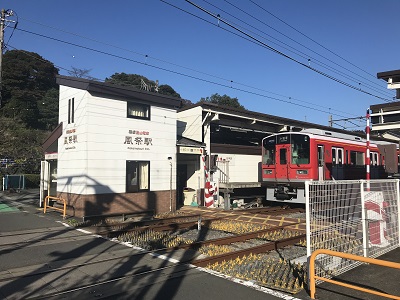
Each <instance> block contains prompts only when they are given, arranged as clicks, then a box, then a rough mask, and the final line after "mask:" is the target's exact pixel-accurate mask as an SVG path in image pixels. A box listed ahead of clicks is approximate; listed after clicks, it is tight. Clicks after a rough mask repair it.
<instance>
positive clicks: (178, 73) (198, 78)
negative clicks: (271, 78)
mask: <svg viewBox="0 0 400 300" xmlns="http://www.w3.org/2000/svg"><path fill="white" fill-rule="evenodd" d="M17 30H19V31H22V32H26V33H29V34H32V35H36V36H40V37H43V38H46V39H50V40H54V41H57V42H60V43H64V44H68V45H71V46H75V47H79V48H83V49H86V50H89V51H93V52H97V53H100V54H103V55H108V56H111V57H115V58H119V59H123V60H127V61H130V62H134V63H138V64H141V65H145V66H149V67H152V68H156V69H159V70H163V71H166V72H170V73H173V74H177V75H180V76H185V77H188V78H192V79H196V80H199V81H203V82H206V83H210V84H214V85H219V86H222V87H226V88H231V89H234V90H237V91H241V92H245V93H249V94H252V95H257V96H260V97H264V98H268V99H271V100H275V101H280V102H284V103H288V104H292V105H297V106H300V107H303V108H308V109H312V110H316V111H319V112H324V113H328V112H327V111H326V110H322V109H316V108H315V106H316V105H315V104H313V103H309V102H306V103H309V104H312V105H313V107H311V106H307V105H302V104H298V103H294V102H292V101H290V100H296V101H299V102H300V101H301V100H298V99H296V98H292V97H287V98H288V99H289V100H285V99H279V98H276V97H270V96H267V95H263V94H260V93H256V92H251V91H247V90H245V89H240V88H235V87H233V86H232V85H226V84H221V83H217V82H214V81H211V80H207V79H204V78H200V77H196V76H192V75H188V74H184V73H181V72H177V71H173V70H169V69H166V68H162V67H159V66H155V65H152V64H148V63H147V62H146V63H145V62H140V61H137V60H134V59H130V58H126V57H123V56H119V55H116V54H112V53H109V52H105V51H102V50H97V49H93V48H90V47H86V46H82V45H79V44H76V43H71V42H67V41H63V40H60V39H57V38H53V37H50V36H46V35H43V34H39V33H35V32H31V31H29V30H25V29H22V28H17ZM60 68H61V69H64V70H67V71H68V72H70V70H68V69H66V68H62V67H60ZM99 81H101V80H99ZM230 83H231V84H232V83H234V82H233V81H232V80H231V81H230ZM242 85H243V84H242ZM243 86H246V85H243ZM247 87H250V86H247ZM250 88H252V89H256V90H257V88H254V87H250ZM258 90H261V91H264V90H262V89H258ZM264 92H265V91H264ZM301 102H305V101H301ZM317 106H319V105H317ZM321 107H323V106H321ZM323 108H327V107H323ZM339 112H341V111H339ZM329 113H330V112H329ZM342 113H346V112H342ZM335 115H336V116H340V117H344V116H343V115H340V114H335Z"/></svg>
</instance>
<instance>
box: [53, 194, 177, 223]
mask: <svg viewBox="0 0 400 300" xmlns="http://www.w3.org/2000/svg"><path fill="white" fill-rule="evenodd" d="M59 197H62V198H63V199H65V200H66V202H67V215H69V216H76V217H84V216H97V215H105V214H111V213H112V214H114V213H121V214H122V213H133V212H143V211H151V212H152V213H154V214H157V213H163V212H167V211H169V210H170V205H171V207H172V210H174V208H175V207H176V203H175V199H176V192H175V191H172V197H171V195H170V191H158V192H149V193H148V192H142V193H121V194H97V195H80V194H71V193H60V194H59Z"/></svg>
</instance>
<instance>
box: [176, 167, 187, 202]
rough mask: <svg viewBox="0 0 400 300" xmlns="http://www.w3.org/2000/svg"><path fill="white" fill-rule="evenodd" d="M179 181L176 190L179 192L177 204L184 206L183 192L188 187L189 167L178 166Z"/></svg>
mask: <svg viewBox="0 0 400 300" xmlns="http://www.w3.org/2000/svg"><path fill="white" fill-rule="evenodd" d="M176 175H177V181H176V185H177V187H176V190H177V195H176V196H177V204H178V205H183V202H184V199H183V190H184V188H185V187H187V176H188V174H187V165H178V166H177V174H176Z"/></svg>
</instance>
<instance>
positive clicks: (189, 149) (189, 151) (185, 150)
mask: <svg viewBox="0 0 400 300" xmlns="http://www.w3.org/2000/svg"><path fill="white" fill-rule="evenodd" d="M178 152H179V153H182V154H202V153H203V152H202V149H201V148H194V147H183V146H179V148H178Z"/></svg>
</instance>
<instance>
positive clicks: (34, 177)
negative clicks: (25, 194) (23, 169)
mask: <svg viewBox="0 0 400 300" xmlns="http://www.w3.org/2000/svg"><path fill="white" fill-rule="evenodd" d="M39 187H40V174H25V188H26V189H34V188H39Z"/></svg>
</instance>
